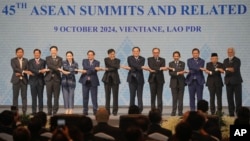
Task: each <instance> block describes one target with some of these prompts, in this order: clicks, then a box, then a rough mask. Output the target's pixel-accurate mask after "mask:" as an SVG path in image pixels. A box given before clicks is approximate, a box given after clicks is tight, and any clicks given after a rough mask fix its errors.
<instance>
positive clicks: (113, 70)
mask: <svg viewBox="0 0 250 141" xmlns="http://www.w3.org/2000/svg"><path fill="white" fill-rule="evenodd" d="M104 63H105V67H106V68H108V70H106V71H105V73H104V75H103V78H102V81H103V82H104V83H109V81H110V79H112V83H113V84H120V77H119V74H118V69H119V68H120V59H117V58H115V59H114V60H111V59H110V58H108V57H107V58H105V59H104Z"/></svg>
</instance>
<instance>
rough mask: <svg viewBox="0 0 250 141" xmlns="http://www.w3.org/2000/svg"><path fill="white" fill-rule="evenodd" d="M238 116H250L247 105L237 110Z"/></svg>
mask: <svg viewBox="0 0 250 141" xmlns="http://www.w3.org/2000/svg"><path fill="white" fill-rule="evenodd" d="M237 117H238V118H250V110H249V108H247V107H240V108H239V109H238V111H237Z"/></svg>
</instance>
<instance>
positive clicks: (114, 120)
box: [0, 105, 228, 127]
mask: <svg viewBox="0 0 250 141" xmlns="http://www.w3.org/2000/svg"><path fill="white" fill-rule="evenodd" d="M99 107H104V106H99ZM19 109H21V107H19ZM3 110H10V106H5V105H4V106H0V112H2V111H3ZM82 110H83V109H82V107H81V106H75V108H74V112H73V113H74V114H82ZM149 110H150V107H149V106H144V110H143V112H142V114H143V115H148V112H149ZM188 110H189V107H188V106H184V107H183V113H184V112H185V111H188ZM111 111H112V108H111ZM171 111H172V107H171V106H164V107H163V112H162V113H163V120H164V119H167V117H169V116H170V115H171ZM44 112H46V113H47V107H45V108H44ZM223 112H224V115H228V109H227V107H223ZM30 113H31V106H28V109H27V114H30ZM127 113H128V107H127V106H121V107H119V110H118V114H117V116H114V115H110V120H109V123H110V124H111V125H113V126H117V127H118V125H119V118H120V115H126V114H127ZM209 113H210V111H209ZM57 114H64V108H63V106H60V108H59V111H58V113H57ZM88 116H89V117H90V118H91V119H92V121H93V124H94V125H95V124H96V122H95V116H94V115H93V110H92V107H91V106H90V107H89V115H88ZM49 118H50V117H49V116H48V120H49Z"/></svg>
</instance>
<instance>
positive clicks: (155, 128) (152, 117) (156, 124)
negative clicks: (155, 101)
mask: <svg viewBox="0 0 250 141" xmlns="http://www.w3.org/2000/svg"><path fill="white" fill-rule="evenodd" d="M148 118H149V121H150V125H149V127H148V132H147V134H148V135H150V134H152V133H160V134H163V135H165V136H167V137H168V138H170V137H172V132H171V131H170V130H168V129H165V128H162V127H161V125H160V122H161V121H162V114H161V111H160V110H159V109H152V110H151V111H149V114H148Z"/></svg>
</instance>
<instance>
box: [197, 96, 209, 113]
mask: <svg viewBox="0 0 250 141" xmlns="http://www.w3.org/2000/svg"><path fill="white" fill-rule="evenodd" d="M197 109H198V110H201V111H202V112H204V113H205V112H207V111H208V102H207V101H206V100H204V99H202V100H199V101H198V103H197Z"/></svg>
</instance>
